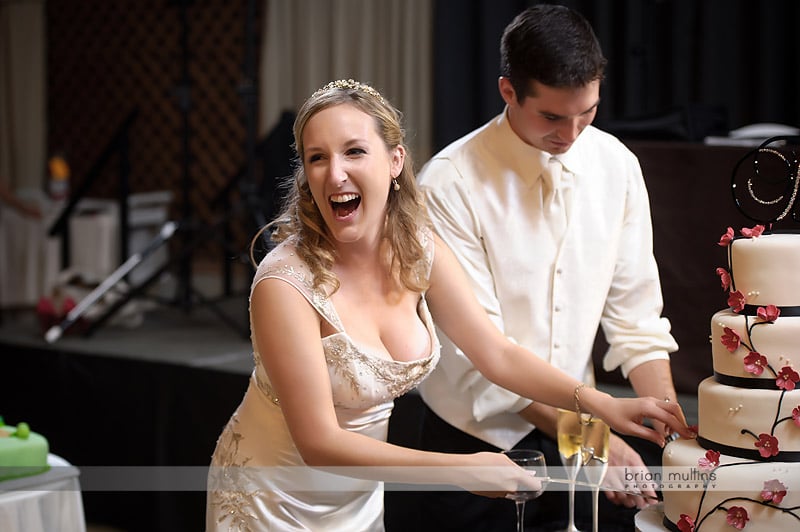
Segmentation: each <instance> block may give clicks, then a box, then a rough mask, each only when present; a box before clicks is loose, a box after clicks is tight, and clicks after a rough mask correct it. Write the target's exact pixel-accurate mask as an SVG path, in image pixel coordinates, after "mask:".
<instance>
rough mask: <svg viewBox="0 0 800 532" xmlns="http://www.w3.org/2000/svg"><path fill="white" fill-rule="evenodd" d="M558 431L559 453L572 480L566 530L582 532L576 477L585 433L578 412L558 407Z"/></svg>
mask: <svg viewBox="0 0 800 532" xmlns="http://www.w3.org/2000/svg"><path fill="white" fill-rule="evenodd" d="M556 423H557V424H556V428H557V433H558V454H559V455H560V456H561V464H562V465H563V466H564V469H565V470H566V472H567V477H568V479H569V480H570V485H569V522H568V523H567V528H566V530H565V531H564V532H580V530H578V528H577V527H576V526H575V483H574V482H575V478H576V477H577V476H578V470H579V469H580V467H581V461H582V456H581V442H582V441H583V439H582V438H583V434H582V431H581V420H580V418H579V417H578V414H577V413H576V412H573V411H572V410H564V409H563V408H559V409H558V420H557V421H556Z"/></svg>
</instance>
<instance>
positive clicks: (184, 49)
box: [176, 0, 195, 311]
mask: <svg viewBox="0 0 800 532" xmlns="http://www.w3.org/2000/svg"><path fill="white" fill-rule="evenodd" d="M191 1H192V0H181V3H180V10H181V11H180V17H181V36H180V46H181V83H180V85H179V86H178V88H177V91H176V92H177V97H178V105H179V107H180V110H181V115H182V126H183V131H182V148H183V154H182V155H183V157H182V172H183V184H182V189H183V190H182V192H183V194H182V201H183V213H182V214H183V221H184V223H183V226H182V233H183V234H182V236H183V239H182V240H181V243H180V245H181V247H182V248H183V249H184V251H185V252H184V253H182V254H181V256H182V260H181V262H180V264H179V267H178V293H177V294H176V295H177V300H178V303H179V304H180V305H181V307H183V309H184V310H186V311H188V310H189V309H190V308H191V305H192V255H193V253H192V250H191V249H190V248H189V245H188V242H190V241H191V239H192V233H193V232H194V229H195V228H194V224H193V223H192V222H191V219H192V214H193V210H192V200H191V188H192V184H193V182H192V176H191V161H192V154H191V147H190V139H191V130H190V127H191V126H190V123H189V112H190V110H191V106H192V102H191V77H190V75H189V13H188V7H189V4H190V3H191Z"/></svg>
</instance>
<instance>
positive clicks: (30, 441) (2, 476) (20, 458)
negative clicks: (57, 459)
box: [0, 427, 49, 480]
mask: <svg viewBox="0 0 800 532" xmlns="http://www.w3.org/2000/svg"><path fill="white" fill-rule="evenodd" d="M2 428H3V430H9V428H8V427H2ZM11 430H12V431H13V430H14V429H11ZM48 450H49V446H48V443H47V439H46V438H45V437H44V436H42V435H41V434H37V433H35V432H30V433H29V434H28V435H27V437H25V438H18V437H16V436H14V435H11V436H6V437H0V480H7V479H10V478H16V477H23V476H28V475H36V474H38V473H42V472H44V471H47V469H48V465H47V453H48Z"/></svg>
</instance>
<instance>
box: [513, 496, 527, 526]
mask: <svg viewBox="0 0 800 532" xmlns="http://www.w3.org/2000/svg"><path fill="white" fill-rule="evenodd" d="M515 503H516V505H517V532H525V501H524V500H521V501H515Z"/></svg>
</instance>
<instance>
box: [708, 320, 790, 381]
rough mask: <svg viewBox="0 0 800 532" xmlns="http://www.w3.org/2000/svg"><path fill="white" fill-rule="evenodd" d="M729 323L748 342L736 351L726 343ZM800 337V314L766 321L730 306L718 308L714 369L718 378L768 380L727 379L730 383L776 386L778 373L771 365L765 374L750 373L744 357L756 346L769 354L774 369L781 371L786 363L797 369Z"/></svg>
mask: <svg viewBox="0 0 800 532" xmlns="http://www.w3.org/2000/svg"><path fill="white" fill-rule="evenodd" d="M726 327H727V328H729V329H731V330H733V331H734V332H736V334H738V335H739V338H741V340H742V341H743V342H744V344H740V345H739V347H738V349H736V350H735V351H734V352H731V351H729V350H728V348H727V347H726V346H725V344H723V343H722V336H723V335H724V334H725V328H726ZM748 327H749V328H750V332H749V333H748V332H747V330H748ZM798 338H800V316H780V317H779V318H778V319H777V320H775V321H774V322H763V321H760V320H759V319H758V318H756V317H755V316H745V315H739V314H736V313H735V312H733V311H732V310H730V309H726V310H722V311H720V312H717V313H716V314H714V316H713V317H712V318H711V356H712V358H713V364H714V372H715V373H716V374H718V380H719V379H721V378H724V377H733V378H742V379H759V380H762V381H764V382H762V383H758V382H753V383H750V384H748V383H738V384H737V383H736V382H735V381H730V382H728V381H726V382H728V383H729V384H734V385H739V386H743V387H747V386H748V385H752V386H758V385H761V386H765V387H768V388H772V389H774V388H775V384H774V383H775V374H774V373H772V372H771V371H769V370H768V369H764V371H763V372H762V373H761V375H755V374H753V373H749V372H748V371H747V370H746V369H745V366H744V359H745V357H746V356H747V355H748V354H749V353H750V348H752V349H753V350H754V351H757V352H758V353H759V354H761V355H763V356H764V357H766V359H767V363H768V364H769V365H770V366H771V367H772V369H773V370H774V371H776V372H777V371H780V369H781V368H782V367H784V366H786V365H789V366H792V367H793V368H796V369H795V371H797V368H800V342H798V341H797V339H798ZM745 344H746V345H745Z"/></svg>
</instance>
